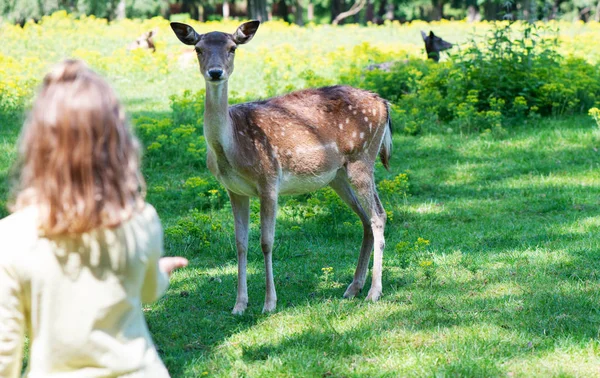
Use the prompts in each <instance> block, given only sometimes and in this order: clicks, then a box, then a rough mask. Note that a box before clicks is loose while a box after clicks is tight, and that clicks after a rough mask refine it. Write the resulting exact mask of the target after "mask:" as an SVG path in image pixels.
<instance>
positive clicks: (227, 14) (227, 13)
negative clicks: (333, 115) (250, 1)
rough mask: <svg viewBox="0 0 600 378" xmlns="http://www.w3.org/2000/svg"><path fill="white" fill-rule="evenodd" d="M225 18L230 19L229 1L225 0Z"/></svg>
mask: <svg viewBox="0 0 600 378" xmlns="http://www.w3.org/2000/svg"><path fill="white" fill-rule="evenodd" d="M223 20H229V1H228V0H223Z"/></svg>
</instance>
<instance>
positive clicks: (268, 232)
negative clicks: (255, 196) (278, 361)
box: [260, 190, 277, 313]
mask: <svg viewBox="0 0 600 378" xmlns="http://www.w3.org/2000/svg"><path fill="white" fill-rule="evenodd" d="M276 216H277V191H276V190H272V191H270V192H267V193H261V196H260V231H261V235H260V243H261V247H262V251H263V257H264V259H265V283H266V292H265V305H264V307H263V313H265V312H271V311H273V310H275V306H276V305H277V293H276V292H275V282H274V280H273V259H272V256H273V241H274V240H275V218H276Z"/></svg>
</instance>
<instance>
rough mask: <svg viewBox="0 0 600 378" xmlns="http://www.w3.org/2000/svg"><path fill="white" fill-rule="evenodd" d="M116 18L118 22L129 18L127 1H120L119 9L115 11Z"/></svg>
mask: <svg viewBox="0 0 600 378" xmlns="http://www.w3.org/2000/svg"><path fill="white" fill-rule="evenodd" d="M115 17H116V19H117V20H122V19H124V18H126V17H127V14H126V7H125V0H119V4H118V5H117V9H116V11H115Z"/></svg>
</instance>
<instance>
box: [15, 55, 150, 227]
mask: <svg viewBox="0 0 600 378" xmlns="http://www.w3.org/2000/svg"><path fill="white" fill-rule="evenodd" d="M17 164H18V165H17V169H18V170H19V172H20V177H19V180H18V184H17V187H16V190H15V195H14V204H13V206H12V210H13V211H17V210H20V209H23V208H25V207H27V206H32V205H33V206H36V207H37V208H38V209H39V214H40V216H39V226H40V230H41V231H42V232H43V233H44V234H46V235H60V234H74V233H83V232H87V231H91V230H93V229H95V228H99V227H116V226H118V225H119V224H121V223H122V222H123V221H125V220H127V219H129V218H130V217H131V216H132V214H133V213H134V212H135V211H137V210H140V209H141V208H143V206H144V188H145V185H144V181H143V178H142V176H141V173H140V170H139V143H138V141H137V139H136V138H135V137H134V136H133V134H132V132H131V130H130V129H129V127H128V125H127V122H126V119H125V113H124V110H123V107H122V106H121V104H120V103H119V100H118V99H117V97H116V94H115V92H114V91H113V89H112V88H111V87H110V85H108V84H107V83H106V81H105V80H104V79H102V78H101V77H100V76H99V75H97V74H96V73H95V72H93V71H92V70H90V69H89V68H88V67H87V66H86V65H85V64H84V63H82V62H81V61H77V60H66V61H64V62H62V63H60V64H58V65H57V66H56V67H54V69H53V70H52V71H50V72H49V73H48V74H47V75H46V76H45V78H44V82H43V84H42V87H41V89H40V91H39V93H38V95H37V98H36V100H35V102H34V104H33V108H32V110H31V112H30V114H29V117H28V119H27V121H26V122H25V125H24V127H23V130H22V133H21V137H20V142H19V160H18V163H17Z"/></svg>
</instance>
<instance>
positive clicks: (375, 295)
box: [365, 288, 381, 302]
mask: <svg viewBox="0 0 600 378" xmlns="http://www.w3.org/2000/svg"><path fill="white" fill-rule="evenodd" d="M379 297H381V289H375V288H371V289H370V290H369V293H368V294H367V298H365V300H366V301H371V302H377V301H378V300H379Z"/></svg>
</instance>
